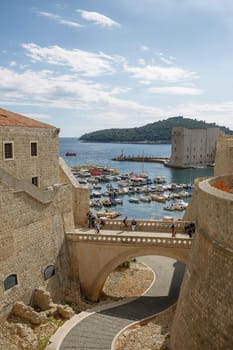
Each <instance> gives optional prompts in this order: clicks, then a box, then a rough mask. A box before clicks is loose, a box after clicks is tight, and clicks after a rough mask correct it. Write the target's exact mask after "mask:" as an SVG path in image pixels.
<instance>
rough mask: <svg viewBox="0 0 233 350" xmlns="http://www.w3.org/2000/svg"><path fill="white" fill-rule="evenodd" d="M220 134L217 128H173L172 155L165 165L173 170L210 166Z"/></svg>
mask: <svg viewBox="0 0 233 350" xmlns="http://www.w3.org/2000/svg"><path fill="white" fill-rule="evenodd" d="M221 134H222V131H221V130H220V129H219V128H207V129H187V128H182V127H175V128H173V130H172V154H171V158H170V160H169V162H168V164H167V165H168V166H170V167H175V168H190V167H196V166H203V165H204V166H205V165H212V164H213V163H214V160H215V155H216V140H217V139H218V137H219V136H220V135H221Z"/></svg>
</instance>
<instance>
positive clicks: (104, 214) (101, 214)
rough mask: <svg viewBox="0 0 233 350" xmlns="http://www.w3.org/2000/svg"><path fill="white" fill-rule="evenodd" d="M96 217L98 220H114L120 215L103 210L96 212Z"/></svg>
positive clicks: (117, 212)
mask: <svg viewBox="0 0 233 350" xmlns="http://www.w3.org/2000/svg"><path fill="white" fill-rule="evenodd" d="M96 215H97V216H98V218H106V219H114V218H117V217H118V216H120V215H121V213H120V212H119V211H111V210H105V211H99V212H97V213H96Z"/></svg>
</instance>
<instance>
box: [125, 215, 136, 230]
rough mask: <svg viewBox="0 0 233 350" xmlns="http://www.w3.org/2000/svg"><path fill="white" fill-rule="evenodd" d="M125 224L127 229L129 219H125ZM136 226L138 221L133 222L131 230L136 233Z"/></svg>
mask: <svg viewBox="0 0 233 350" xmlns="http://www.w3.org/2000/svg"><path fill="white" fill-rule="evenodd" d="M123 224H124V226H125V227H128V218H127V216H126V217H125V218H124V219H123ZM136 226H137V221H136V220H135V219H133V220H132V221H131V230H132V231H135V230H136Z"/></svg>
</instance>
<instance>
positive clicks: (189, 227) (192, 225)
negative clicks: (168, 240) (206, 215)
mask: <svg viewBox="0 0 233 350" xmlns="http://www.w3.org/2000/svg"><path fill="white" fill-rule="evenodd" d="M195 229H196V227H195V223H194V222H190V223H189V224H186V225H185V226H184V233H186V234H187V235H188V236H189V238H192V237H193V234H194V233H195ZM171 233H172V237H176V227H175V224H172V225H171Z"/></svg>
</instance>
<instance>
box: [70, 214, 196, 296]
mask: <svg viewBox="0 0 233 350" xmlns="http://www.w3.org/2000/svg"><path fill="white" fill-rule="evenodd" d="M186 224H187V222H184V221H179V222H178V223H176V230H177V231H176V232H177V233H176V237H173V238H172V237H171V232H170V231H171V229H170V226H171V222H170V223H168V222H163V221H139V222H137V229H136V231H134V232H132V231H130V229H129V228H126V227H124V226H123V223H122V220H106V222H105V225H104V228H102V229H101V232H100V234H95V232H94V230H93V229H87V228H77V229H76V230H75V232H70V233H67V234H66V236H67V244H68V249H69V254H70V259H71V267H72V274H73V278H74V279H77V280H78V279H79V281H80V286H81V289H82V292H83V294H84V295H85V297H86V298H87V299H89V300H92V301H97V300H98V298H99V295H100V293H101V291H102V288H103V286H104V283H105V281H106V279H107V277H108V275H109V274H110V273H111V272H112V271H113V270H114V269H115V268H116V267H117V266H119V265H120V264H121V263H123V262H125V261H127V260H130V259H132V258H135V257H138V256H145V255H163V256H167V257H171V258H174V259H176V260H180V261H182V262H185V263H186V262H187V260H188V256H189V252H190V248H191V243H192V239H190V238H187V236H186V235H185V234H184V226H185V225H186Z"/></svg>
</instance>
